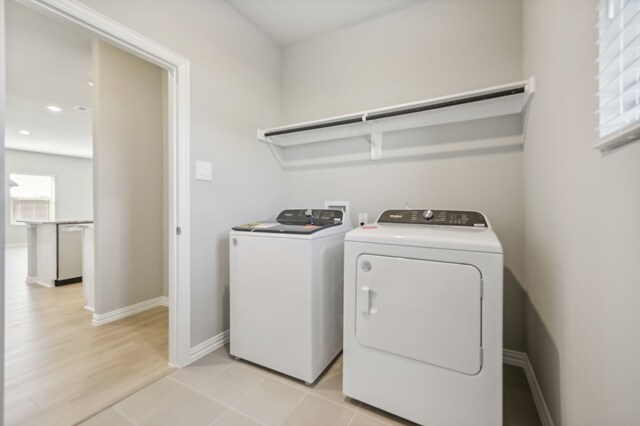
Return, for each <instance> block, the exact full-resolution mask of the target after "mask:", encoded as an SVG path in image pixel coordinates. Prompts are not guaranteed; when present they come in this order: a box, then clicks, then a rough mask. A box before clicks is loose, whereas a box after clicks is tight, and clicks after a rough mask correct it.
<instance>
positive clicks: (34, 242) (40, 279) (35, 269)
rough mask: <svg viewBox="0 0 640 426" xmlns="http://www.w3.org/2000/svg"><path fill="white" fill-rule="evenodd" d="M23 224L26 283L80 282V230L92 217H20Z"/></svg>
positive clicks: (90, 223)
mask: <svg viewBox="0 0 640 426" xmlns="http://www.w3.org/2000/svg"><path fill="white" fill-rule="evenodd" d="M23 222H24V223H25V224H26V225H27V249H28V256H29V258H28V269H29V272H28V276H27V283H28V284H40V285H43V286H46V287H56V286H60V285H65V284H73V283H78V282H82V276H83V261H82V258H83V250H82V247H83V242H82V240H83V230H84V228H85V227H87V226H91V225H92V224H93V221H92V220H60V221H49V222H36V221H23Z"/></svg>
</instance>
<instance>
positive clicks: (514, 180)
mask: <svg viewBox="0 0 640 426" xmlns="http://www.w3.org/2000/svg"><path fill="white" fill-rule="evenodd" d="M521 13H522V11H521V3H520V2H519V1H501V0H499V1H482V2H478V1H475V0H457V1H426V2H420V3H418V4H416V5H415V6H412V7H409V8H406V9H403V10H400V11H398V12H395V13H393V14H390V15H387V16H383V17H380V18H377V19H374V20H372V21H369V22H365V23H363V24H360V25H355V26H352V27H348V28H344V29H341V30H337V31H332V32H330V33H326V34H322V35H319V36H317V37H314V38H312V39H309V40H306V41H302V42H299V43H296V44H293V45H291V46H287V47H285V48H284V49H283V76H284V79H283V96H284V98H283V106H284V108H283V116H284V122H283V123H282V124H293V123H295V122H298V121H305V120H313V119H320V118H326V117H331V116H335V115H340V114H346V113H351V112H357V111H362V110H367V109H372V108H380V107H385V106H391V105H396V104H400V103H405V102H411V101H417V100H421V99H428V98H432V97H437V96H444V95H450V94H455V93H460V92H464V91H469V90H474V89H483V88H487V87H491V86H495V85H501V84H506V83H511V82H515V81H520V80H523V76H522V70H521V61H522V57H521V50H522V45H521ZM521 128H522V123H521V122H520V121H519V119H518V118H517V117H503V118H497V119H490V120H478V121H475V122H465V123H456V124H451V125H443V126H435V127H432V128H428V129H422V130H420V129H418V130H411V131H404V132H398V133H397V134H395V135H392V134H384V135H383V141H382V160H378V161H365V162H361V163H356V164H347V165H335V164H333V165H332V164H331V163H328V164H327V165H325V166H323V167H315V168H305V169H303V170H288V171H285V173H284V174H285V188H284V189H285V191H284V192H285V194H286V196H287V202H286V204H287V207H295V208H302V207H321V206H322V203H323V201H324V200H334V201H335V200H348V201H350V202H351V205H350V208H351V221H352V222H353V223H354V224H356V223H357V219H358V213H367V214H368V216H369V221H374V220H375V219H376V217H377V216H378V215H379V214H380V213H381V212H382V211H383V210H386V209H402V208H405V205H407V204H409V205H410V206H412V207H414V208H432V209H460V210H479V211H481V212H483V213H485V214H486V215H487V217H488V218H489V220H490V222H491V225H492V226H493V227H494V228H495V230H496V232H497V234H498V236H499V238H500V240H501V242H502V244H503V246H504V250H505V267H506V270H505V287H504V300H505V302H504V345H505V347H507V348H510V349H517V350H524V346H525V338H524V328H525V325H524V310H523V307H524V300H525V292H524V290H523V288H522V283H523V279H524V259H523V243H524V238H523V237H524V236H523V227H524V204H523V201H524V198H523V194H522V191H523V182H522V145H518V143H519V141H521V138H522V137H521V136H520V132H521ZM487 140H505V141H509V142H512V143H513V144H512V145H509V146H507V147H502V148H498V149H488V148H486V146H485V145H484V142H486V141H487ZM466 141H477V148H472V149H468V150H464V151H458V152H455V151H454V150H450V151H447V149H446V148H443V149H442V151H441V152H440V153H438V154H433V155H423V156H417V157H416V156H414V157H410V158H404V159H402V160H393V161H388V160H385V152H390V151H389V150H393V149H396V148H407V147H413V146H427V145H438V144H440V146H444V147H446V146H447V144H449V146H451V147H455V146H456V144H458V143H460V142H461V143H464V142H466ZM359 143H360V145H358V144H357V143H355V142H353V143H352V142H351V141H344V140H339V141H335V142H331V143H326V144H310V145H305V146H300V147H295V148H293V149H288V150H287V151H288V153H285V154H284V155H288V156H290V158H291V157H293V159H300V158H322V157H323V156H326V155H328V153H330V155H338V158H339V154H340V152H343V153H349V152H355V151H356V150H358V149H359V150H360V151H361V152H362V151H364V152H366V151H367V149H368V144H367V142H366V141H361V142H359ZM350 150H353V151H350Z"/></svg>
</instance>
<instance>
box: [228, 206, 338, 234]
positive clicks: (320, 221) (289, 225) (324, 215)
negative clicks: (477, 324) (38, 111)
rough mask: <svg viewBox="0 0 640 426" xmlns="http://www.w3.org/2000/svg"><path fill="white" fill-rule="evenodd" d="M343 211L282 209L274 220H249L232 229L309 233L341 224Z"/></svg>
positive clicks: (278, 232)
mask: <svg viewBox="0 0 640 426" xmlns="http://www.w3.org/2000/svg"><path fill="white" fill-rule="evenodd" d="M343 218H344V213H343V212H342V210H333V209H322V210H312V209H297V210H284V211H282V212H281V213H280V214H279V215H278V217H277V218H276V221H275V222H250V223H247V224H243V225H237V226H234V227H233V230H234V231H244V232H267V233H274V234H302V235H309V234H314V233H316V232H318V231H322V230H325V229H327V228H332V227H335V226H340V225H342V224H343V223H344V222H343Z"/></svg>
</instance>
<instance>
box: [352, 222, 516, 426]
mask: <svg viewBox="0 0 640 426" xmlns="http://www.w3.org/2000/svg"><path fill="white" fill-rule="evenodd" d="M502 265H503V259H502V246H501V245H500V241H498V238H497V237H496V235H495V233H494V232H493V230H492V229H491V227H490V225H489V223H488V221H486V219H485V218H484V216H483V215H482V214H480V213H477V212H462V211H445V210H434V211H431V210H426V211H425V210H388V211H385V212H383V213H382V214H381V215H380V217H379V218H378V220H377V222H376V223H375V224H373V225H369V226H363V227H361V228H358V229H355V230H353V231H351V232H349V233H348V234H347V235H346V237H345V272H344V279H345V283H344V292H345V293H344V304H345V310H344V313H345V318H344V327H345V331H344V333H345V336H344V366H343V368H344V371H343V392H344V393H345V394H346V395H348V396H350V397H352V398H354V399H357V400H359V401H362V402H365V403H367V404H370V405H373V406H375V407H378V408H381V409H382V410H385V411H388V412H391V413H394V414H396V415H398V416H400V417H404V418H406V419H408V420H411V421H414V422H417V423H420V424H424V425H487V426H489V425H490V426H496V425H501V424H502Z"/></svg>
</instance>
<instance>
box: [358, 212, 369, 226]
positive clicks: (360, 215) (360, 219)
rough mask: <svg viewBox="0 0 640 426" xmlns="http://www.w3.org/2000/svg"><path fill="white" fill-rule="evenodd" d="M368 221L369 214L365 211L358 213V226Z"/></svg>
mask: <svg viewBox="0 0 640 426" xmlns="http://www.w3.org/2000/svg"><path fill="white" fill-rule="evenodd" d="M367 223H369V215H368V214H367V213H358V226H362V225H366V224H367Z"/></svg>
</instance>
